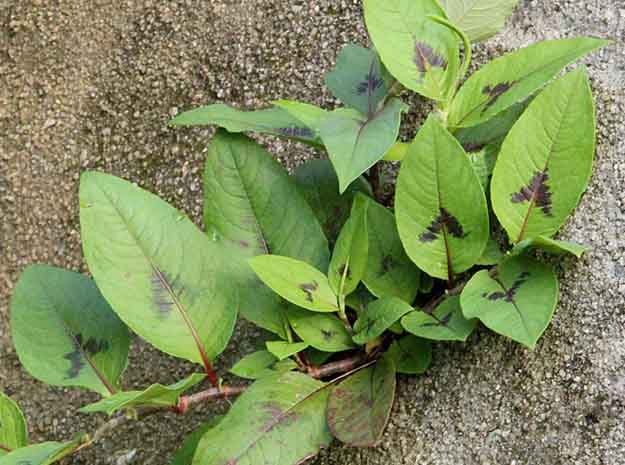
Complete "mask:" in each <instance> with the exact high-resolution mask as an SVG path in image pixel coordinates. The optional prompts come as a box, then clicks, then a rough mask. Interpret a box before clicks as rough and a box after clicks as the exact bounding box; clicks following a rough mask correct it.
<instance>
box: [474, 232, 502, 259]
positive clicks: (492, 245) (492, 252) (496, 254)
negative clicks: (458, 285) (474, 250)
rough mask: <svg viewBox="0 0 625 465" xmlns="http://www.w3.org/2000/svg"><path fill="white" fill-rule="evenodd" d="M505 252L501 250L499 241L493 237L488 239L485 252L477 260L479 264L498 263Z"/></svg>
mask: <svg viewBox="0 0 625 465" xmlns="http://www.w3.org/2000/svg"><path fill="white" fill-rule="evenodd" d="M504 257H505V254H504V253H503V252H502V251H501V248H500V247H499V243H498V242H497V241H496V240H495V239H493V238H492V237H491V238H489V239H488V243H487V244H486V248H485V249H484V253H483V254H482V256H481V257H480V258H479V260H478V261H477V263H476V264H477V265H496V264H498V263H499V262H501V261H502V260H503V258H504Z"/></svg>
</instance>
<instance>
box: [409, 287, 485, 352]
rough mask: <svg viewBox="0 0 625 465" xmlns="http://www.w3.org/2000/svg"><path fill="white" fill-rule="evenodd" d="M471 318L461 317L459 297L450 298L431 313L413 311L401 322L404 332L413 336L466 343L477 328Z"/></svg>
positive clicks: (475, 321) (475, 322)
mask: <svg viewBox="0 0 625 465" xmlns="http://www.w3.org/2000/svg"><path fill="white" fill-rule="evenodd" d="M470 318H473V317H470V316H467V317H466V318H465V316H463V314H462V309H461V307H460V297H458V296H450V297H447V298H446V299H445V300H444V301H443V302H441V303H440V304H439V305H438V306H437V307H436V308H435V309H434V311H433V312H432V313H426V312H423V311H415V312H412V313H409V314H408V315H406V316H405V317H404V318H402V320H401V325H402V326H403V327H404V329H405V330H406V331H408V332H409V333H412V334H414V335H415V336H419V337H422V338H424V339H432V340H435V341H466V340H467V338H468V337H469V335H470V334H471V333H472V332H473V330H474V329H475V327H476V326H477V320H474V319H470Z"/></svg>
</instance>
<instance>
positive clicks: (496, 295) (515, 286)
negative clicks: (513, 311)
mask: <svg viewBox="0 0 625 465" xmlns="http://www.w3.org/2000/svg"><path fill="white" fill-rule="evenodd" d="M529 277H530V274H529V273H528V272H527V271H524V272H522V273H521V274H520V275H519V276H518V277H517V278H516V279H515V280H514V283H512V286H511V287H510V289H505V287H504V286H503V284H502V283H501V282H500V281H499V280H497V282H498V283H499V285H500V286H501V287H503V288H504V291H502V292H492V293H490V294H488V293H485V294H482V297H484V298H485V299H488V300H493V301H496V300H502V299H503V300H504V301H506V302H508V303H510V304H511V303H514V298H515V297H516V294H517V292H518V291H519V289H520V288H521V286H522V285H523V283H524V282H525V281H527V279H528V278H529Z"/></svg>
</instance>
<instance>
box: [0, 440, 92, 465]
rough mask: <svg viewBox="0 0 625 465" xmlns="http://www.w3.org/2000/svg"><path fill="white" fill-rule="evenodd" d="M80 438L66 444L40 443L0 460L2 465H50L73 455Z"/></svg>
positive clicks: (18, 450)
mask: <svg viewBox="0 0 625 465" xmlns="http://www.w3.org/2000/svg"><path fill="white" fill-rule="evenodd" d="M79 443H80V438H77V439H75V440H73V441H67V442H51V441H50V442H42V443H39V444H33V445H31V446H27V447H22V448H20V449H16V450H14V451H13V452H11V453H9V454H7V455H5V456H3V457H2V458H0V464H2V465H50V464H52V463H54V462H57V461H58V460H61V459H62V458H63V457H66V456H67V455H69V454H71V453H73V452H74V451H75V450H76V448H77V447H78V444H79Z"/></svg>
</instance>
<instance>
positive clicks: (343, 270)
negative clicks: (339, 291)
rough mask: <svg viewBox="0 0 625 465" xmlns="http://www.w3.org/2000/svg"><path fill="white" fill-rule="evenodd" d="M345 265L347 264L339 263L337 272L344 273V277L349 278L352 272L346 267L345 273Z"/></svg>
mask: <svg viewBox="0 0 625 465" xmlns="http://www.w3.org/2000/svg"><path fill="white" fill-rule="evenodd" d="M346 266H347V265H345V264H343V265H341V266H340V267H339V274H340V275H341V276H343V275H345V278H346V279H350V278H351V275H352V273H351V270H350V269H349V268H347V274H345V267H346Z"/></svg>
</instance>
